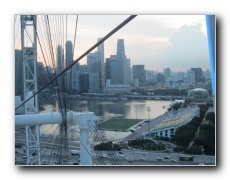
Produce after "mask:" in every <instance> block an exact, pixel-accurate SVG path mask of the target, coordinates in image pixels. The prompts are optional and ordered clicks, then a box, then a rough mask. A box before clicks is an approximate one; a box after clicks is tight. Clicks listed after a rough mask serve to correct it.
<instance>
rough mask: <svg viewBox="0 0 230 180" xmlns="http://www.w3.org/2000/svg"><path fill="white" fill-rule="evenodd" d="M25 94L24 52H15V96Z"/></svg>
mask: <svg viewBox="0 0 230 180" xmlns="http://www.w3.org/2000/svg"><path fill="white" fill-rule="evenodd" d="M22 94H23V60H22V50H18V49H16V50H15V95H22Z"/></svg>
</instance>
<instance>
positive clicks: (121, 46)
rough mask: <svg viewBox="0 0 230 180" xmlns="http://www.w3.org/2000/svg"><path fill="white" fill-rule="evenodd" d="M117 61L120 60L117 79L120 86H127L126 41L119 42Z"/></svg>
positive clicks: (120, 40) (119, 40)
mask: <svg viewBox="0 0 230 180" xmlns="http://www.w3.org/2000/svg"><path fill="white" fill-rule="evenodd" d="M117 60H118V72H117V79H118V83H119V84H125V61H126V57H125V45H124V39H118V40H117Z"/></svg>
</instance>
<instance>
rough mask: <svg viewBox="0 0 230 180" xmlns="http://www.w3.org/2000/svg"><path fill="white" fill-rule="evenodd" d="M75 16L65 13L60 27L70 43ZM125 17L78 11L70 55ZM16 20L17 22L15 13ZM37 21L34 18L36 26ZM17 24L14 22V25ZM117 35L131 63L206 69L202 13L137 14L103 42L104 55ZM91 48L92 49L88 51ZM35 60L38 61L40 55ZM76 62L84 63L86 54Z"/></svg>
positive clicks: (111, 49)
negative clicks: (122, 40)
mask: <svg viewBox="0 0 230 180" xmlns="http://www.w3.org/2000/svg"><path fill="white" fill-rule="evenodd" d="M40 17H43V16H40ZM49 17H50V18H49V19H50V21H51V22H50V26H52V20H53V21H56V19H55V18H52V17H54V16H49ZM76 17H77V16H76V15H68V16H67V18H66V16H64V18H63V19H64V20H66V19H67V28H63V29H67V32H68V33H67V40H71V41H72V42H73V43H74V35H75V27H76ZM128 17H129V15H79V16H78V23H77V31H76V42H75V51H74V59H77V58H78V57H79V56H80V55H82V54H83V53H84V52H85V51H86V50H88V49H89V48H90V47H91V46H93V45H94V44H95V43H96V42H97V39H98V38H99V37H104V36H105V35H106V34H107V33H108V32H110V31H111V30H112V29H114V28H115V27H116V26H117V25H119V24H120V23H121V22H122V21H124V20H125V19H126V18H128ZM16 22H18V23H19V22H20V21H19V16H18V21H16ZM41 24H42V23H41V21H39V20H38V26H40V25H41ZM57 24H58V23H57ZM64 24H66V23H64ZM55 26H56V25H55ZM17 28H18V26H17V25H16V26H15V29H17ZM38 29H40V28H39V27H38ZM15 31H16V32H17V30H15ZM54 37H55V35H54ZM40 38H41V37H40ZM54 39H55V38H53V40H54ZM118 39H124V43H125V51H126V56H127V58H130V59H131V66H132V65H137V64H144V65H145V69H147V70H155V71H163V69H165V68H168V67H169V68H171V70H172V71H174V72H175V71H184V72H185V71H187V70H188V69H190V68H196V67H197V68H202V69H203V70H206V69H210V68H209V56H208V41H207V34H206V23H205V15H138V16H137V17H136V18H134V19H133V20H132V21H131V22H129V23H128V24H127V25H125V26H124V27H123V28H122V29H121V30H119V31H118V32H117V33H115V34H114V35H113V36H111V37H110V38H109V39H108V40H106V41H105V42H104V50H105V56H104V57H105V58H109V57H110V55H114V54H116V49H117V40H118ZM18 40H19V41H20V38H18ZM16 44H18V43H16ZM38 46H39V44H38ZM38 51H39V50H38ZM94 51H96V49H95V50H93V51H92V52H94ZM40 57H41V56H40ZM38 61H42V60H41V58H39V59H38ZM80 64H86V57H85V58H83V59H82V60H81V61H80Z"/></svg>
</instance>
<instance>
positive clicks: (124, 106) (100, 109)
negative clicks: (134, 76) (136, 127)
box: [41, 99, 170, 139]
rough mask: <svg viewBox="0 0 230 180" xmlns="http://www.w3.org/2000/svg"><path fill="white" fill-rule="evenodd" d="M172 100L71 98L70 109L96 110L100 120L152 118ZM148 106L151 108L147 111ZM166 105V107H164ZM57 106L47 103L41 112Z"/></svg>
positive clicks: (119, 135)
mask: <svg viewBox="0 0 230 180" xmlns="http://www.w3.org/2000/svg"><path fill="white" fill-rule="evenodd" d="M169 104H170V101H161V100H123V101H121V100H105V99H103V100H101V99H85V100H83V99H70V100H69V103H68V107H69V108H68V109H69V110H72V111H75V112H82V111H90V112H94V113H95V115H96V116H97V117H98V119H100V120H106V119H109V118H113V117H123V118H125V119H148V118H150V119H152V118H155V117H157V116H160V115H162V114H164V113H165V112H166V111H167V107H168V106H169ZM148 107H149V108H150V109H149V111H147V109H148ZM164 107H166V108H164ZM55 111H56V108H55V107H54V106H52V105H45V106H44V110H43V111H42V112H41V113H46V112H55ZM55 128H56V127H55V126H54V127H52V128H49V127H48V125H43V126H42V127H41V131H43V132H51V130H54V129H55ZM105 134H106V136H107V137H108V138H109V139H111V138H114V139H120V138H124V137H126V136H127V135H129V134H130V132H113V131H105Z"/></svg>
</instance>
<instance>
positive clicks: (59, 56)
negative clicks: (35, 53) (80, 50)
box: [56, 45, 65, 90]
mask: <svg viewBox="0 0 230 180" xmlns="http://www.w3.org/2000/svg"><path fill="white" fill-rule="evenodd" d="M56 63H57V65H56V74H59V73H60V72H62V71H63V70H64V50H63V48H62V46H61V45H58V46H57V51H56ZM57 82H58V86H59V87H60V88H61V90H64V86H65V82H64V75H62V76H60V77H58V80H57Z"/></svg>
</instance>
